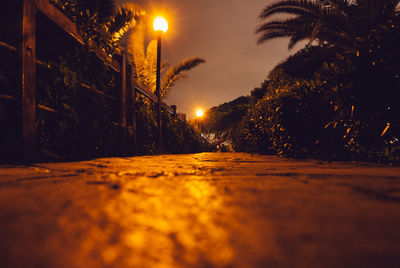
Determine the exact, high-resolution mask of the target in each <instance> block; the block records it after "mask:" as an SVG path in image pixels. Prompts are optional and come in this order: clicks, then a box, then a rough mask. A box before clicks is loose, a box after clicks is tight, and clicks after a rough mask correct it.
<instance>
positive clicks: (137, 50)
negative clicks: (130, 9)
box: [128, 21, 146, 84]
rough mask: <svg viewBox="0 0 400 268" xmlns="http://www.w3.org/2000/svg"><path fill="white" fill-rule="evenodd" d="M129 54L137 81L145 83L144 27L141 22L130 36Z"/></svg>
mask: <svg viewBox="0 0 400 268" xmlns="http://www.w3.org/2000/svg"><path fill="white" fill-rule="evenodd" d="M128 52H129V53H130V54H132V57H133V63H134V66H135V71H136V77H137V79H138V80H139V81H140V82H141V83H142V84H144V83H145V77H146V72H145V59H146V57H145V51H144V25H143V22H141V21H139V22H138V23H137V24H136V27H135V29H134V30H133V32H132V33H131V34H130V35H129V43H128Z"/></svg>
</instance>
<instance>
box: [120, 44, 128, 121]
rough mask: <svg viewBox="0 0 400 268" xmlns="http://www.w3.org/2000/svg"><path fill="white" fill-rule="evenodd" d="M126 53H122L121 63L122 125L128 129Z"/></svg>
mask: <svg viewBox="0 0 400 268" xmlns="http://www.w3.org/2000/svg"><path fill="white" fill-rule="evenodd" d="M126 56H127V55H126V52H123V53H122V63H121V83H122V84H121V125H122V127H123V128H125V127H126V111H127V109H126V108H127V107H126V103H127V102H126Z"/></svg>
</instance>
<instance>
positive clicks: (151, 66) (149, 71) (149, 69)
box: [145, 40, 157, 92]
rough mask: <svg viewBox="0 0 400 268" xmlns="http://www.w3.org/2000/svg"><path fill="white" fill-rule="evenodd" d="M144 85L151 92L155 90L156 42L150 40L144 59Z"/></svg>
mask: <svg viewBox="0 0 400 268" xmlns="http://www.w3.org/2000/svg"><path fill="white" fill-rule="evenodd" d="M145 72H146V78H147V81H146V84H147V86H148V87H149V90H150V91H151V92H154V91H155V90H156V80H157V40H151V41H150V43H149V44H148V46H147V50H146V59H145Z"/></svg>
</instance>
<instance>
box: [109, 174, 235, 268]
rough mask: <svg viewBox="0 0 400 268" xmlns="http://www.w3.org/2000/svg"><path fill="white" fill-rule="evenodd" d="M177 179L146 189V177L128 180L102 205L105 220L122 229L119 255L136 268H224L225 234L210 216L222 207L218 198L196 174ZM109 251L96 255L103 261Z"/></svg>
mask: <svg viewBox="0 0 400 268" xmlns="http://www.w3.org/2000/svg"><path fill="white" fill-rule="evenodd" d="M177 179H179V180H181V182H180V183H178V184H177V183H176V181H175V180H176V179H173V180H171V179H170V178H166V177H162V178H159V179H157V180H154V181H153V182H152V187H151V188H149V187H148V186H149V184H148V179H146V178H142V179H138V180H135V181H131V182H129V183H127V184H125V189H124V190H122V191H121V192H120V195H119V196H117V197H116V198H115V199H114V200H113V201H112V202H111V203H109V204H108V205H107V206H106V212H107V214H108V216H109V217H110V221H111V222H114V221H115V222H119V224H120V225H121V227H122V228H123V230H124V231H123V232H124V233H123V238H122V242H123V244H125V246H127V247H128V251H126V250H125V251H124V252H123V254H126V253H127V252H129V254H131V255H130V256H123V258H127V259H125V263H127V264H129V265H132V266H137V267H143V265H145V266H147V265H148V266H153V267H188V266H190V267H201V266H204V265H212V266H214V267H225V266H228V265H229V264H230V263H231V262H232V260H233V257H234V253H233V249H232V248H231V247H230V243H229V239H230V237H229V235H228V234H227V233H226V231H225V230H224V229H223V227H222V226H219V225H218V224H217V223H216V218H215V217H216V216H215V214H216V211H218V210H220V209H222V205H223V204H222V197H221V196H220V195H218V193H217V192H216V188H215V187H214V186H212V185H211V184H210V182H209V181H207V180H204V179H203V180H202V179H201V178H200V177H198V178H196V177H195V176H191V177H182V178H177ZM194 179H195V180H194ZM126 189H132V190H133V191H128V190H126ZM177 197H179V198H177ZM117 254H118V253H117ZM115 255H116V253H115V252H114V251H112V250H110V249H109V248H107V249H105V250H104V252H103V254H102V256H103V258H104V262H105V263H108V261H110V260H111V259H115ZM148 262H151V263H148Z"/></svg>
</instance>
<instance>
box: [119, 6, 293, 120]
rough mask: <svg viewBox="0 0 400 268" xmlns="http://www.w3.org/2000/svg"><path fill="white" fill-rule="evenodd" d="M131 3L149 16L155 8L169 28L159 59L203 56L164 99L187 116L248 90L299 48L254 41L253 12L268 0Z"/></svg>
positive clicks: (281, 42) (279, 42) (280, 42)
mask: <svg viewBox="0 0 400 268" xmlns="http://www.w3.org/2000/svg"><path fill="white" fill-rule="evenodd" d="M120 2H126V1H124V0H120ZM132 2H134V3H137V4H139V5H140V6H141V7H142V8H143V9H144V10H145V11H146V12H147V14H148V15H149V17H150V16H152V15H153V14H155V13H163V14H164V15H165V16H166V19H167V20H168V22H169V30H168V32H167V33H166V35H165V38H164V39H163V61H168V62H169V63H170V64H176V63H178V62H180V61H181V60H183V59H186V58H189V57H202V58H204V59H205V60H206V61H207V63H206V64H202V65H200V66H198V67H196V68H195V69H193V70H192V71H190V72H188V73H187V75H188V76H189V78H187V79H185V80H182V81H180V82H178V83H177V84H176V86H175V87H174V88H173V89H172V91H171V93H170V95H169V96H168V98H167V103H169V104H176V105H177V106H178V111H179V112H183V113H186V114H187V116H188V117H189V118H191V117H193V116H194V111H195V109H196V108H204V109H208V108H211V107H212V106H215V105H219V104H222V103H224V102H227V101H230V100H233V99H235V98H237V97H239V96H242V95H248V94H249V93H250V91H251V90H252V89H253V88H254V87H257V86H259V85H260V84H261V82H262V81H264V79H265V78H266V77H267V75H268V72H269V71H270V70H271V69H272V68H273V67H274V66H275V65H276V64H277V63H279V62H280V61H282V60H283V59H285V58H286V57H287V56H288V55H289V53H290V54H293V53H294V52H295V51H296V49H297V48H298V47H296V48H295V49H293V50H291V51H288V49H287V44H288V40H285V39H279V40H274V41H269V42H267V43H264V44H262V45H257V36H256V34H255V33H254V30H255V28H256V27H257V25H258V24H259V22H260V21H259V19H258V15H259V14H260V12H261V10H262V9H263V8H264V7H265V6H266V5H268V4H269V3H271V2H272V0H251V1H243V0H159V1H146V0H137V1H132Z"/></svg>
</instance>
